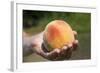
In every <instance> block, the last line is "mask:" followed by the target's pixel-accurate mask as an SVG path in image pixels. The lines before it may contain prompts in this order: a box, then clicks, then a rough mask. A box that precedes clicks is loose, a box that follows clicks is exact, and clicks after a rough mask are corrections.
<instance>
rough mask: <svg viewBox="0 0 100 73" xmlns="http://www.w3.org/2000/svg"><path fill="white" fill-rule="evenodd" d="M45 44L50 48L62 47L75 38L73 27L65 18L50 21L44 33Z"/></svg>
mask: <svg viewBox="0 0 100 73" xmlns="http://www.w3.org/2000/svg"><path fill="white" fill-rule="evenodd" d="M43 40H44V46H45V47H46V48H47V49H48V50H49V51H51V50H53V49H55V48H58V49H61V48H62V47H63V46H64V45H68V44H71V43H73V41H74V40H75V38H74V34H73V31H72V28H71V27H70V25H69V24H68V23H67V22H65V21H63V20H54V21H51V22H50V23H48V25H47V26H46V28H45V30H44V34H43Z"/></svg>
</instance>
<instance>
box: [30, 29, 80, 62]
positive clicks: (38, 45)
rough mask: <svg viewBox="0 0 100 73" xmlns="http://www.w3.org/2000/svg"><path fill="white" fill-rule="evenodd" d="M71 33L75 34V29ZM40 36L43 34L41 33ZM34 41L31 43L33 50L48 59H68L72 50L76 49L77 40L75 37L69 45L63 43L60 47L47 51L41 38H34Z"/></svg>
mask: <svg viewBox="0 0 100 73" xmlns="http://www.w3.org/2000/svg"><path fill="white" fill-rule="evenodd" d="M73 34H74V35H75V37H76V35H77V32H76V31H73ZM40 36H43V35H42V34H41V35H40ZM36 40H37V41H36V42H35V43H33V44H32V46H33V47H34V49H33V50H34V51H35V52H36V53H37V54H39V55H41V56H42V57H44V58H46V59H48V60H53V61H56V60H65V59H69V58H70V57H71V55H72V52H73V51H75V50H76V48H77V46H78V40H76V39H75V41H74V42H73V43H71V44H69V45H65V46H63V47H62V48H61V49H58V48H56V49H54V50H53V51H50V52H49V51H48V50H47V49H46V48H45V47H44V44H43V39H42V38H39V37H37V38H36Z"/></svg>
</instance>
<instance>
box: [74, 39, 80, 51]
mask: <svg viewBox="0 0 100 73" xmlns="http://www.w3.org/2000/svg"><path fill="white" fill-rule="evenodd" d="M78 43H79V42H78V40H75V41H74V42H73V51H75V50H77V47H78Z"/></svg>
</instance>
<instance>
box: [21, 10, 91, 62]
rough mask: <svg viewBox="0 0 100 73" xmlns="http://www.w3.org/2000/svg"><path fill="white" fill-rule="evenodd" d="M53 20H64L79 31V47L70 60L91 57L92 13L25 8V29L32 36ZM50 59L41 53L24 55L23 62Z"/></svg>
mask: <svg viewBox="0 0 100 73" xmlns="http://www.w3.org/2000/svg"><path fill="white" fill-rule="evenodd" d="M52 20H64V21H66V22H68V23H69V24H70V26H71V27H72V29H73V30H75V31H77V33H78V36H77V39H78V40H79V46H78V49H77V50H76V51H75V52H73V54H72V57H71V58H70V59H69V60H83V59H91V14H90V13H79V12H76V13H75V12H51V11H31V10H23V31H24V32H27V33H28V34H29V35H30V36H31V35H35V34H38V33H39V32H41V31H43V30H44V29H45V26H46V25H47V24H48V23H49V22H51V21H52ZM38 61H48V60H47V59H44V58H42V57H41V56H39V55H36V54H31V55H28V56H25V57H23V62H38Z"/></svg>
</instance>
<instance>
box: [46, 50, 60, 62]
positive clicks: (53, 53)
mask: <svg viewBox="0 0 100 73" xmlns="http://www.w3.org/2000/svg"><path fill="white" fill-rule="evenodd" d="M59 53H60V50H59V49H54V50H53V51H51V52H49V53H46V56H47V58H48V59H49V60H55V58H56V57H57V56H58V54H59Z"/></svg>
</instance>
